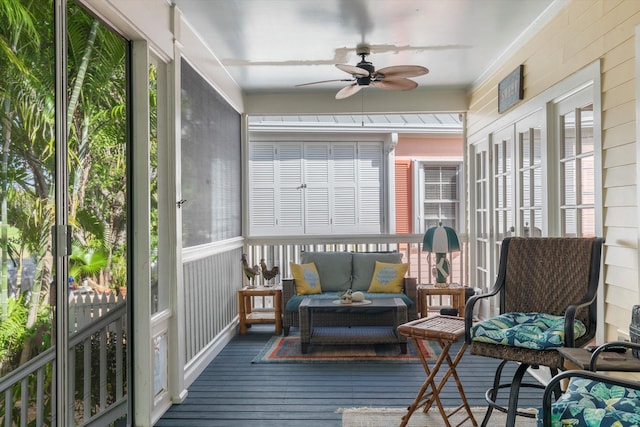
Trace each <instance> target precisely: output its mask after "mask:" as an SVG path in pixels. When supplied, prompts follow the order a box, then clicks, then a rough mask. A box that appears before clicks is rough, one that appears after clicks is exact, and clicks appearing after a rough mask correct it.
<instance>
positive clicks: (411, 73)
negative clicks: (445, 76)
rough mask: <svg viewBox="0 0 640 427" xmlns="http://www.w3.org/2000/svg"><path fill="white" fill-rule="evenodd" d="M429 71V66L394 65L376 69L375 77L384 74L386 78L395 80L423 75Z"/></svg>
mask: <svg viewBox="0 0 640 427" xmlns="http://www.w3.org/2000/svg"><path fill="white" fill-rule="evenodd" d="M428 72H429V69H428V68H425V67H421V66H420V65H393V66H391V67H385V68H382V69H380V70H378V71H376V72H375V73H373V77H377V76H380V75H383V76H384V79H385V80H395V79H403V78H405V77H417V76H422V75H424V74H427V73H428Z"/></svg>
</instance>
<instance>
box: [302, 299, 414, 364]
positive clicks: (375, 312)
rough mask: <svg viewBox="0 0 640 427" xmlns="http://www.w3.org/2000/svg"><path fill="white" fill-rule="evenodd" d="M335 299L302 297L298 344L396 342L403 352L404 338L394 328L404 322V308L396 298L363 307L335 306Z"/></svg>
mask: <svg viewBox="0 0 640 427" xmlns="http://www.w3.org/2000/svg"><path fill="white" fill-rule="evenodd" d="M335 301H336V300H326V299H311V298H305V299H303V300H302V302H301V303H300V307H299V309H298V314H299V315H300V344H301V347H302V353H307V351H308V348H309V344H379V343H398V344H400V351H401V352H402V354H406V353H407V338H406V337H405V336H404V335H402V334H399V333H398V331H397V327H398V326H399V325H401V324H403V323H406V321H407V306H406V304H405V303H404V301H402V299H400V298H380V299H372V300H371V301H368V302H367V303H366V304H357V303H354V304H346V305H343V304H336V302H335Z"/></svg>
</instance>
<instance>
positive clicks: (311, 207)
mask: <svg viewBox="0 0 640 427" xmlns="http://www.w3.org/2000/svg"><path fill="white" fill-rule="evenodd" d="M329 147H330V145H329V144H328V143H309V142H307V143H306V144H305V145H304V160H305V163H304V166H305V168H304V183H305V187H306V188H305V189H304V193H305V215H306V218H305V222H306V224H305V229H306V234H330V233H331V217H330V212H331V199H330V196H329Z"/></svg>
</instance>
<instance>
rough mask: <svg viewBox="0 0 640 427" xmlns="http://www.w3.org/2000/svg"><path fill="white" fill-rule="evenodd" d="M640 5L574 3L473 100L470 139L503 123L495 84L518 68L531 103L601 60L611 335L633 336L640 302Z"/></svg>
mask: <svg viewBox="0 0 640 427" xmlns="http://www.w3.org/2000/svg"><path fill="white" fill-rule="evenodd" d="M638 24H640V1H636V0H598V1H582V0H573V1H571V2H570V3H569V4H568V5H567V6H566V7H565V8H564V9H563V10H561V11H560V12H559V13H558V15H557V16H556V17H555V18H554V19H553V20H552V21H550V22H549V23H548V24H547V25H546V26H545V28H543V29H542V30H541V31H540V32H539V33H538V34H537V35H535V36H534V37H533V38H531V40H529V42H528V43H526V44H525V45H524V46H523V47H522V48H521V49H520V50H518V51H517V52H514V54H513V56H512V57H511V58H509V59H508V60H507V61H506V62H505V64H504V65H503V67H502V68H501V69H500V70H498V71H497V72H496V73H494V74H493V75H491V76H489V77H488V78H487V79H486V80H485V81H483V82H481V83H480V84H478V85H477V86H476V87H475V88H474V89H473V90H472V92H471V93H470V96H469V113H468V116H467V120H468V121H467V125H468V127H467V133H468V135H469V139H470V140H479V139H483V137H484V135H483V134H482V131H483V130H484V129H486V128H488V127H490V126H493V124H494V123H495V122H496V121H498V120H500V118H501V115H500V114H498V112H497V95H498V90H497V86H498V83H499V82H500V80H502V79H503V78H504V77H505V76H506V75H507V74H508V73H509V72H510V71H511V70H513V69H514V68H516V67H517V66H518V65H519V64H524V69H525V79H524V81H525V87H524V92H525V100H524V102H526V100H529V99H531V98H533V97H535V96H537V95H539V94H541V93H543V92H544V91H545V90H547V89H549V88H551V87H553V86H554V85H556V84H557V83H559V82H560V81H562V80H563V79H565V78H567V77H569V76H571V75H572V74H574V73H575V72H577V71H579V70H580V69H582V68H584V67H585V66H587V65H589V64H591V63H593V62H594V61H598V60H599V61H600V65H601V88H602V94H601V105H602V112H601V113H602V114H601V120H602V138H603V139H602V146H603V153H602V160H603V171H602V177H603V188H602V189H601V191H602V192H603V194H602V196H603V203H604V211H603V212H604V218H603V224H604V230H605V231H604V237H605V239H606V249H605V269H604V283H605V295H606V296H607V297H606V307H605V322H606V323H607V324H606V325H605V337H606V338H611V339H616V338H617V337H618V333H617V331H618V330H627V329H628V324H629V321H630V309H631V306H632V305H633V304H637V303H638V300H639V291H638V248H637V247H638V243H637V241H638V211H637V201H638V196H637V185H636V180H637V173H636V169H637V164H636V156H637V154H636V151H637V147H636V111H635V108H636V99H635V95H636V81H635V75H636V70H635V44H636V41H635V28H636V26H637V25H638Z"/></svg>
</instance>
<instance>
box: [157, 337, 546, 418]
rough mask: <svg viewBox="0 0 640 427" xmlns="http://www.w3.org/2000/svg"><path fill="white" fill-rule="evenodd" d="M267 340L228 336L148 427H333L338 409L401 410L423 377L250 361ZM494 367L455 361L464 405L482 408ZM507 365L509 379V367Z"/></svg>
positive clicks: (397, 367)
mask: <svg viewBox="0 0 640 427" xmlns="http://www.w3.org/2000/svg"><path fill="white" fill-rule="evenodd" d="M272 335H273V328H272V327H268V325H254V326H253V328H251V329H250V330H249V332H248V333H247V335H238V336H236V337H235V338H234V339H233V340H232V341H231V342H230V343H229V345H227V346H226V347H225V348H224V350H223V351H222V352H221V353H220V354H219V355H218V357H216V359H215V360H213V362H211V364H210V365H209V366H208V367H207V368H206V370H205V371H204V372H203V373H202V375H201V376H200V377H199V378H198V379H197V380H196V381H195V382H194V383H193V384H192V385H191V387H189V394H188V397H187V399H186V400H185V401H184V402H183V403H182V404H180V405H173V406H172V407H171V408H170V410H169V411H168V412H167V413H166V414H165V415H164V416H163V417H162V418H161V419H160V420H159V421H158V422H157V423H156V427H178V426H179V427H187V426H194V427H198V426H234V427H235V426H238V427H244V426H264V427H270V426H274V427H285V426H295V427H301V426H304V427H340V426H341V419H342V414H341V413H339V412H338V409H339V408H352V407H363V406H370V407H407V406H408V405H410V404H411V402H412V401H413V400H414V398H415V396H416V393H417V392H418V390H419V389H420V387H421V385H422V383H423V381H424V379H425V373H424V370H423V368H422V365H421V364H420V363H419V362H416V363H357V364H345V363H342V364H340V363H315V364H300V363H298V364H295V363H294V364H288V363H287V364H252V363H251V360H252V359H253V358H254V357H255V356H256V355H257V354H258V353H259V352H260V350H261V349H262V348H263V346H264V344H265V343H266V342H267V341H268V340H269V338H271V336H272ZM453 351H457V348H456V349H453ZM496 366H497V361H494V360H491V359H488V358H484V357H477V356H471V355H469V354H465V356H464V357H463V359H462V361H461V362H460V365H459V366H458V374H459V375H460V378H461V381H462V383H463V386H464V389H465V393H466V394H467V398H468V399H469V401H470V404H471V406H472V407H485V406H486V402H485V400H484V393H485V390H486V389H487V388H488V387H489V386H490V385H491V383H492V381H493V374H494V372H495V367H496ZM508 368H509V370H508V374H509V375H511V373H512V372H513V371H514V370H515V366H514V367H508ZM506 371H507V368H505V372H506ZM529 381H534V380H533V379H531V378H530V377H529ZM457 396H458V395H457V389H456V388H455V382H453V380H451V381H450V382H448V383H447V385H446V386H445V389H444V390H443V392H442V393H441V397H442V400H443V404H444V406H445V407H454V406H457V405H458V404H459V399H458V398H457ZM540 396H541V391H538V390H532V389H526V390H523V392H522V394H521V396H520V399H519V406H520V407H537V406H539V405H540V403H539V402H540V401H541V400H540ZM478 421H481V420H478Z"/></svg>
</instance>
